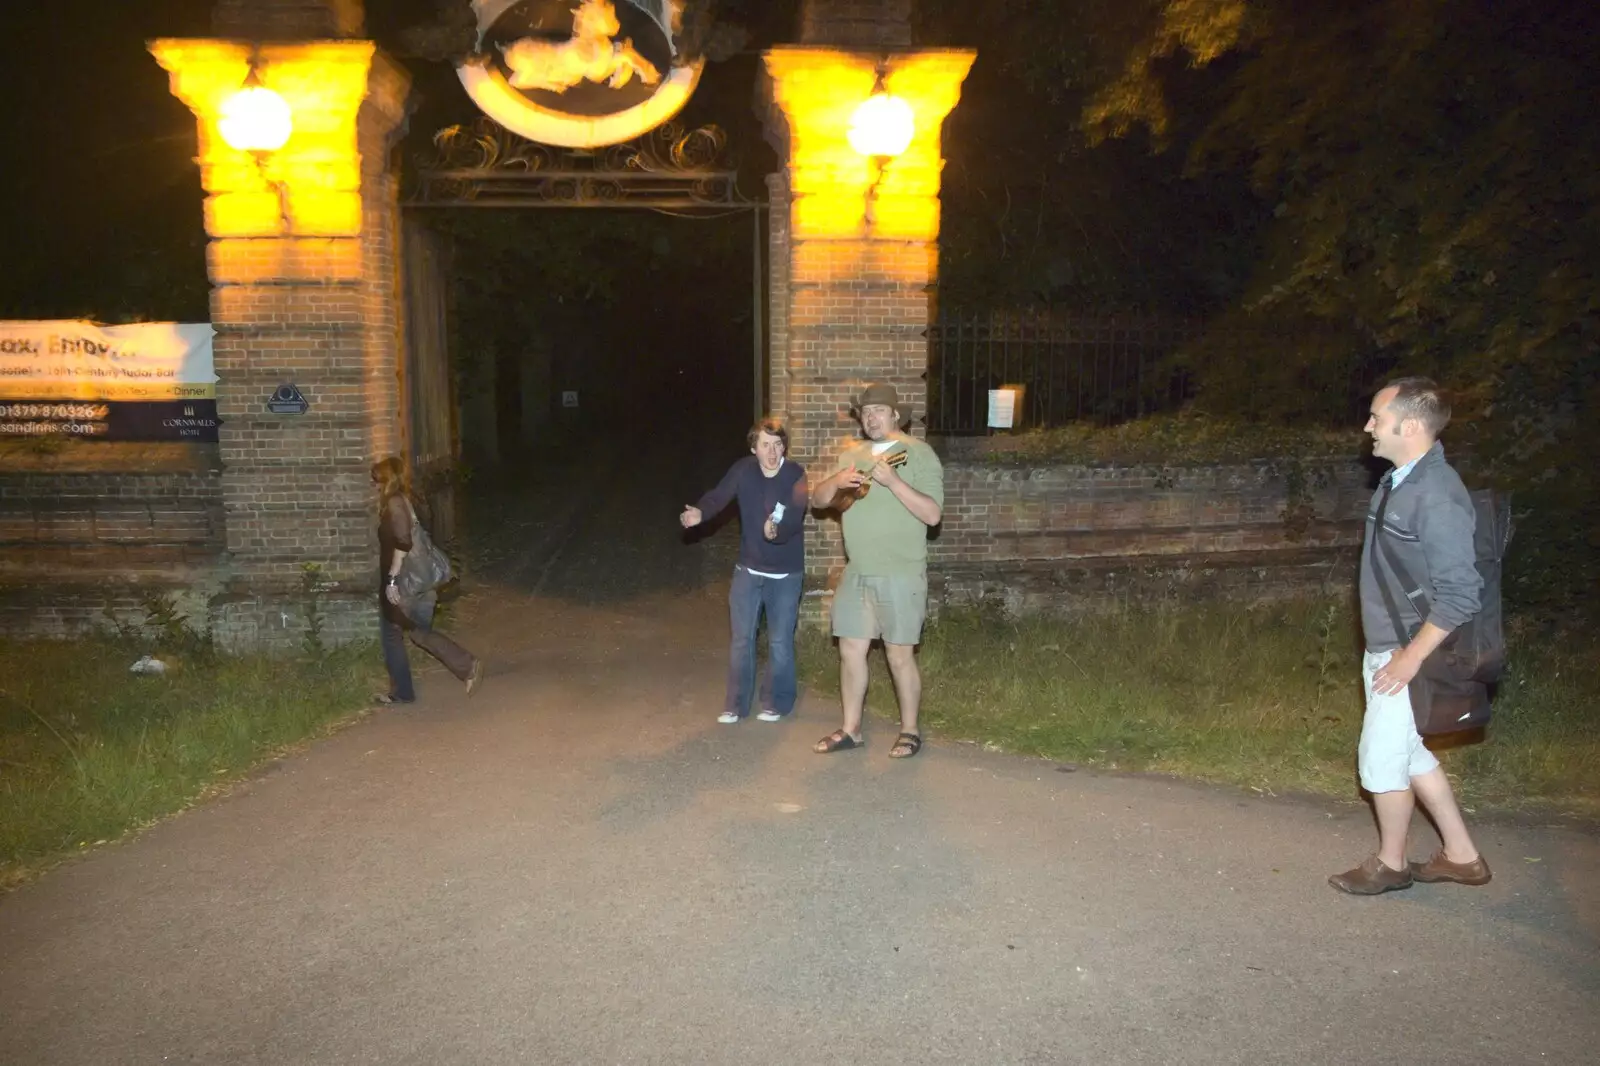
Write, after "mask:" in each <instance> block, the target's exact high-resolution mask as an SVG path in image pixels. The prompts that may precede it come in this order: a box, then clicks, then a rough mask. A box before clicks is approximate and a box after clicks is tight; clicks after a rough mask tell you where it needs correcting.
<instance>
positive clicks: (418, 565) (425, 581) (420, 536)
mask: <svg viewBox="0 0 1600 1066" xmlns="http://www.w3.org/2000/svg"><path fill="white" fill-rule="evenodd" d="M406 506H407V507H408V508H410V510H411V550H410V551H408V552H406V557H405V559H404V560H403V561H402V562H401V563H400V573H399V574H398V575H397V576H396V577H395V582H394V583H395V586H396V587H397V588H399V590H400V595H402V596H405V597H407V598H410V599H415V598H416V597H418V596H423V595H426V594H427V593H430V592H432V591H434V590H435V589H437V588H438V587H439V586H440V585H444V584H446V583H448V582H449V581H450V579H451V578H452V577H453V576H455V571H454V570H453V569H452V568H451V566H450V557H449V556H448V555H446V554H445V553H444V552H443V551H442V550H441V549H440V548H439V546H438V545H437V544H435V543H434V542H433V538H432V537H430V536H428V531H427V530H426V529H423V528H422V523H421V522H420V521H418V519H417V510H416V508H415V507H411V501H410V500H407V501H406Z"/></svg>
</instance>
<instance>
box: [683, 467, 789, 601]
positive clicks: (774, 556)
mask: <svg viewBox="0 0 1600 1066" xmlns="http://www.w3.org/2000/svg"><path fill="white" fill-rule="evenodd" d="M734 499H737V500H738V501H739V522H740V524H741V525H742V526H743V527H744V531H743V533H742V535H741V536H740V538H739V565H740V566H743V567H744V568H745V569H746V570H759V571H761V572H762V573H764V574H799V573H802V572H804V570H805V568H806V538H805V521H806V509H807V508H808V507H810V506H811V501H810V493H809V490H808V489H807V488H806V470H805V467H803V466H801V465H800V464H799V463H796V462H793V461H792V460H788V459H785V460H784V463H783V465H782V466H781V467H779V468H778V472H777V473H776V474H774V475H772V476H771V477H763V476H762V474H761V462H760V461H759V460H758V459H757V458H756V457H755V456H753V455H747V456H745V457H744V458H743V459H740V460H739V461H738V462H737V463H734V464H733V465H732V466H731V467H729V468H728V472H727V473H726V474H724V475H722V480H721V481H720V482H718V483H717V487H716V488H714V489H712V490H711V491H710V492H708V493H706V494H705V495H704V496H702V497H700V502H699V503H697V504H695V506H696V507H698V508H699V509H700V513H701V515H703V516H704V517H705V519H706V520H707V521H709V520H710V519H711V518H712V517H714V516H715V515H716V514H717V513H718V512H720V511H721V510H722V509H723V508H724V507H726V506H728V504H729V502H731V501H732V500H734ZM780 503H781V504H783V518H782V519H781V520H780V521H779V522H778V539H777V540H768V539H767V538H766V537H765V536H763V535H762V532H761V530H762V527H763V526H765V525H766V524H767V519H768V518H770V517H771V516H772V509H773V508H774V507H775V506H776V505H778V504H780Z"/></svg>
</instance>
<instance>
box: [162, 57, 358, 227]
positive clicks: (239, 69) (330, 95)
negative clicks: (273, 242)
mask: <svg viewBox="0 0 1600 1066" xmlns="http://www.w3.org/2000/svg"><path fill="white" fill-rule="evenodd" d="M150 51H151V53H152V54H153V55H154V56H155V58H156V61H157V62H158V63H160V64H161V66H162V67H163V68H165V69H166V71H167V72H168V74H169V75H170V77H171V83H172V93H173V95H174V96H176V97H178V99H180V100H182V101H183V102H184V103H185V104H187V105H188V106H189V109H190V110H191V111H193V112H194V113H195V117H196V119H198V121H199V124H200V141H199V147H200V155H199V160H198V161H199V164H200V180H201V184H202V186H203V187H204V188H205V191H206V193H207V200H206V207H205V217H206V230H207V232H208V233H210V234H211V236H213V237H273V236H289V235H298V236H315V237H346V236H355V235H356V234H358V233H360V232H361V156H360V152H359V150H358V148H357V128H356V125H357V124H356V118H357V115H358V113H359V112H360V110H361V105H362V101H364V100H365V99H366V98H367V93H368V75H369V73H371V72H372V70H373V55H374V46H373V44H372V42H371V41H309V42H299V43H278V44H262V45H255V44H252V43H251V42H248V41H225V40H194V39H190V40H174V39H165V40H157V41H152V42H151V44H150ZM252 68H253V69H254V71H255V74H256V77H257V79H258V81H259V82H260V84H261V85H262V86H264V87H265V88H268V89H271V90H273V91H275V92H276V93H278V95H280V96H282V97H283V99H284V102H285V103H287V104H288V105H289V113H290V116H291V119H292V122H293V127H292V132H291V133H290V135H289V140H288V142H287V143H286V144H285V145H284V146H283V147H282V148H280V149H278V150H277V151H275V152H269V153H261V154H260V156H259V157H258V156H257V155H256V154H253V153H250V152H244V151H239V150H238V149H235V148H232V147H230V146H229V145H228V143H227V142H226V141H225V140H223V137H222V132H221V125H220V124H221V119H222V107H223V104H224V103H225V102H226V101H227V99H228V98H229V97H230V96H232V95H233V94H234V93H236V92H238V91H239V89H241V88H242V87H243V86H244V84H245V80H246V79H247V78H248V77H249V75H250V73H251V70H252ZM381 69H383V70H385V71H387V70H388V65H387V64H385V65H383V67H382V68H381Z"/></svg>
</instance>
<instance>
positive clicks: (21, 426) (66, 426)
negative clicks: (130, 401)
mask: <svg viewBox="0 0 1600 1066" xmlns="http://www.w3.org/2000/svg"><path fill="white" fill-rule="evenodd" d="M106 430H107V426H106V423H104V422H0V437H53V436H65V437H103V436H105V435H106Z"/></svg>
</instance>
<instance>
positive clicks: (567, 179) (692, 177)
mask: <svg viewBox="0 0 1600 1066" xmlns="http://www.w3.org/2000/svg"><path fill="white" fill-rule="evenodd" d="M433 147H434V152H433V155H432V156H430V157H429V158H427V159H425V160H423V161H422V162H421V166H419V167H418V168H417V170H416V172H415V175H416V176H415V180H414V182H413V183H412V188H411V190H410V191H409V194H408V195H407V197H406V201H405V202H406V204H407V205H408V206H411V207H523V208H527V207H609V208H643V209H648V210H657V211H675V212H688V213H695V212H700V213H716V212H721V211H729V210H737V209H744V210H749V209H751V208H756V207H759V206H761V203H760V201H758V200H752V199H750V198H748V197H746V196H744V195H743V194H742V193H741V192H740V191H739V179H738V172H737V170H736V169H735V167H734V166H733V164H732V163H730V162H728V161H727V160H726V159H725V158H724V153H725V150H726V148H727V136H726V135H725V134H724V133H723V132H722V130H721V129H720V128H719V127H717V126H712V125H707V126H700V127H698V128H696V129H692V130H686V129H684V128H683V127H681V126H678V125H677V124H676V123H670V122H669V123H666V124H664V125H662V126H660V127H658V128H656V129H654V130H652V131H651V132H650V133H648V134H646V135H645V136H643V137H639V138H637V139H635V140H632V141H626V142H624V143H622V144H614V145H610V146H608V147H603V148H558V147H555V146H552V145H548V144H539V143H538V142H535V141H530V140H527V139H526V138H523V137H520V136H518V135H517V134H515V133H512V132H510V131H509V130H507V129H505V127H503V126H501V125H500V124H499V123H497V122H494V121H493V120H491V119H487V118H483V119H478V120H477V121H475V122H473V123H471V124H469V125H460V126H447V127H445V128H444V129H442V130H440V131H439V132H438V133H436V134H434V137H433Z"/></svg>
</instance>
